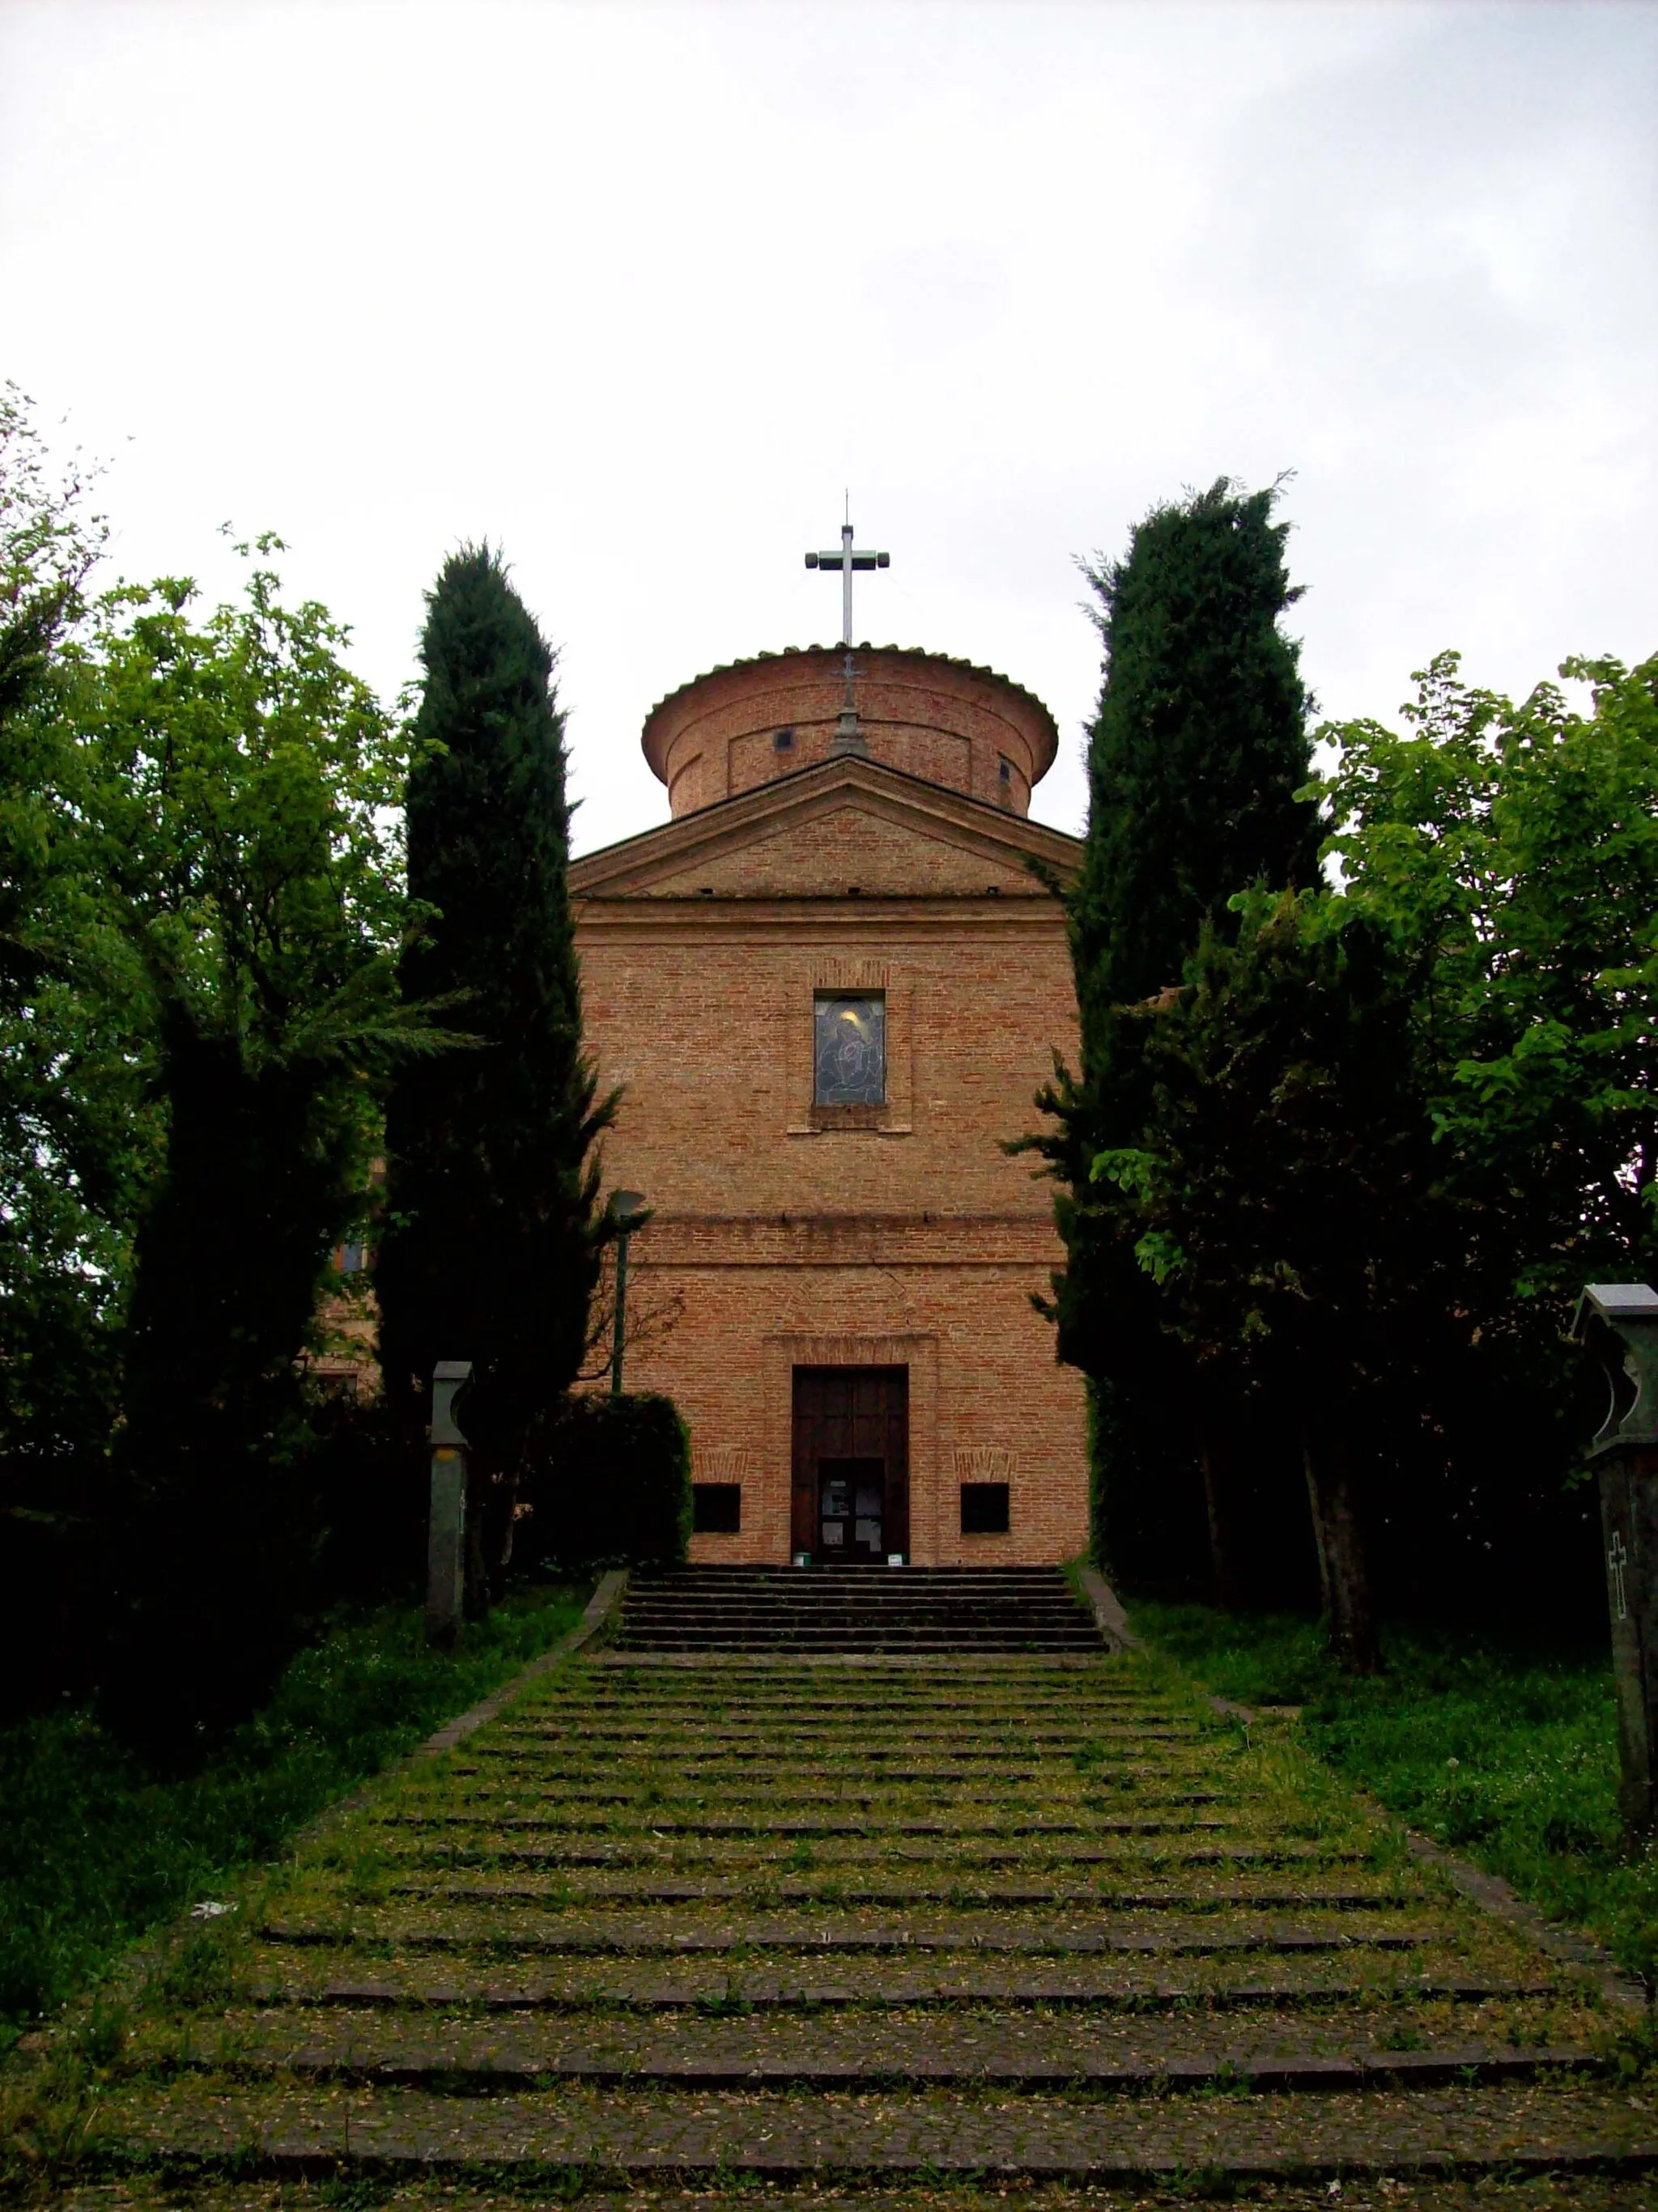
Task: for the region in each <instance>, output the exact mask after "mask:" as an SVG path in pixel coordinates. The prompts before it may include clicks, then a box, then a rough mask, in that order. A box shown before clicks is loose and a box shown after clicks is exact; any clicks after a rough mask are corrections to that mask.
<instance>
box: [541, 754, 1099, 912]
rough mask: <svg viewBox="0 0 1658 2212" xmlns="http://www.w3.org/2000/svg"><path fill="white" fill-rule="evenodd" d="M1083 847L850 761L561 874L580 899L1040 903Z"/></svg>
mask: <svg viewBox="0 0 1658 2212" xmlns="http://www.w3.org/2000/svg"><path fill="white" fill-rule="evenodd" d="M1081 852H1082V846H1081V843H1080V841H1079V840H1077V839H1076V838H1075V837H1068V836H1065V835H1064V832H1063V831H1062V830H1058V829H1049V828H1047V827H1046V826H1045V824H1044V823H1037V822H1029V821H1026V820H1024V819H1023V818H1022V817H1020V816H1018V815H1015V814H1009V813H1006V812H1004V811H1003V810H1002V809H1001V808H1000V807H995V806H986V805H984V804H983V803H982V802H981V801H979V800H978V799H969V798H967V797H966V794H965V793H961V792H957V791H952V790H950V789H948V787H946V786H944V785H941V784H935V783H928V782H924V781H923V780H922V779H921V778H920V777H918V776H912V775H905V774H904V773H903V771H902V770H900V769H892V768H887V767H886V766H884V765H883V764H882V763H880V762H877V761H870V760H863V759H860V758H858V757H856V756H850V755H846V756H842V757H838V758H836V759H832V760H827V761H820V762H819V763H817V764H816V765H815V766H814V767H812V768H808V769H802V770H800V771H799V772H798V773H797V774H795V775H791V776H786V777H782V778H779V779H777V781H774V782H771V783H766V784H762V785H760V786H759V787H758V788H757V789H755V790H753V791H749V792H744V793H741V794H739V795H738V796H737V797H736V798H734V799H725V800H722V802H721V803H720V804H719V805H714V806H707V807H703V808H701V809H700V810H699V811H698V812H696V813H694V814H687V815H683V816H681V817H680V819H679V820H678V821H677V822H667V823H663V824H662V825H661V828H660V829H649V830H646V831H645V833H644V834H643V836H638V837H630V838H627V839H626V840H625V841H624V842H622V843H621V844H618V845H609V846H606V847H605V848H603V849H602V850H601V851H600V852H597V853H589V854H586V855H585V856H584V857H583V858H582V860H577V861H576V862H574V863H573V864H572V866H571V868H570V890H571V892H572V894H573V895H574V896H576V898H578V899H612V898H665V899H675V898H706V897H710V896H712V897H715V898H761V899H788V898H813V897H817V898H844V897H845V896H848V895H849V894H851V893H855V894H856V895H857V896H861V897H864V898H917V897H923V898H924V897H943V898H951V897H954V898H964V897H969V898H970V897H977V896H984V894H985V893H986V892H989V891H994V892H996V893H997V895H998V896H1012V897H1018V896H1030V897H1033V898H1041V897H1043V896H1045V892H1044V890H1043V886H1042V884H1041V882H1040V880H1039V878H1038V876H1037V875H1035V874H1034V873H1033V871H1032V868H1031V865H1030V863H1031V861H1032V860H1035V861H1037V862H1038V864H1039V866H1041V867H1042V868H1044V870H1047V871H1052V872H1054V873H1056V874H1058V876H1059V877H1060V878H1069V877H1070V875H1071V874H1072V872H1074V871H1075V869H1076V865H1077V861H1078V859H1079V858H1080V855H1081Z"/></svg>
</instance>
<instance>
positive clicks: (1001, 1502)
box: [961, 1482, 1008, 1536]
mask: <svg viewBox="0 0 1658 2212" xmlns="http://www.w3.org/2000/svg"><path fill="white" fill-rule="evenodd" d="M961 1533H962V1534H963V1535H964V1536H1005V1535H1006V1534H1007V1533H1008V1486H1007V1484H1006V1483H1005V1482H964V1483H963V1484H962V1486H961Z"/></svg>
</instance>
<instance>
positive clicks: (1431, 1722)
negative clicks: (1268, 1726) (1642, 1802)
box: [1130, 1604, 1658, 1979]
mask: <svg viewBox="0 0 1658 2212" xmlns="http://www.w3.org/2000/svg"><path fill="white" fill-rule="evenodd" d="M1130 1618H1131V1620H1132V1622H1133V1624H1134V1626H1135V1628H1136V1630H1137V1632H1138V1633H1139V1634H1141V1635H1142V1636H1143V1637H1144V1638H1146V1640H1147V1641H1148V1643H1149V1644H1152V1645H1153V1646H1154V1647H1155V1649H1157V1650H1161V1651H1164V1652H1166V1653H1167V1655H1168V1656H1170V1657H1171V1658H1173V1659H1175V1660H1178V1661H1179V1662H1180V1664H1181V1665H1182V1666H1184V1667H1185V1668H1187V1669H1188V1670H1189V1671H1190V1672H1191V1673H1192V1674H1196V1675H1197V1676H1198V1679H1199V1680H1201V1681H1202V1682H1203V1683H1204V1685H1205V1686H1207V1687H1208V1688H1209V1689H1210V1690H1211V1691H1214V1692H1216V1693H1217V1694H1218V1695H1220V1696H1222V1697H1225V1698H1234V1699H1237V1701H1238V1702H1239V1703H1240V1705H1292V1706H1293V1705H1299V1706H1300V1707H1301V1717H1300V1720H1299V1722H1298V1723H1297V1724H1296V1725H1297V1728H1298V1730H1299V1733H1300V1736H1301V1741H1302V1742H1303V1743H1304V1744H1306V1746H1307V1747H1308V1749H1309V1750H1312V1751H1314V1752H1316V1753H1318V1754H1319V1755H1320V1757H1321V1758H1323V1759H1326V1760H1328V1761H1329V1763H1330V1764H1331V1765H1332V1766H1334V1767H1335V1768H1336V1769H1337V1771H1338V1772H1339V1773H1341V1774H1343V1775H1345V1776H1346V1777H1347V1778H1349V1779H1350V1781H1353V1782H1356V1783H1358V1784H1360V1785H1361V1786H1362V1788H1364V1789H1366V1790H1368V1791H1369V1792H1370V1793H1371V1795H1372V1796H1375V1797H1377V1798H1379V1799H1380V1800H1381V1802H1382V1803H1383V1804H1384V1805H1386V1806H1387V1807H1388V1808H1390V1809H1391V1810H1392V1811H1393V1812H1395V1813H1398V1814H1402V1815H1403V1817H1404V1818H1405V1820H1408V1821H1409V1823H1410V1824H1411V1826H1412V1827H1414V1828H1417V1829H1419V1830H1420V1831H1421V1832H1423V1834H1425V1835H1429V1836H1431V1837H1433V1838H1434V1839H1435V1840H1436V1842H1438V1843H1442V1844H1448V1845H1449V1846H1450V1847H1452V1848H1453V1849H1454V1850H1457V1851H1458V1852H1460V1854H1461V1855H1462V1856H1463V1857H1466V1858H1471V1859H1472V1860H1474V1861H1475V1862H1476V1863H1478V1864H1479V1865H1481V1866H1483V1867H1484V1868H1486V1869H1488V1870H1489V1871H1490V1872H1491V1873H1493V1874H1500V1875H1504V1876H1505V1877H1506V1878H1507V1879H1508V1880H1509V1881H1511V1882H1512V1883H1513V1884H1514V1886H1515V1889H1516V1890H1517V1891H1518V1892H1519V1893H1520V1894H1521V1896H1522V1897H1526V1898H1528V1899H1530V1900H1531V1901H1532V1902H1533V1904H1534V1905H1538V1906H1539V1907H1540V1908H1541V1910H1542V1911H1545V1912H1546V1913H1548V1914H1550V1915H1551V1917H1554V1918H1557V1919H1559V1920H1564V1921H1565V1922H1567V1923H1570V1925H1571V1926H1573V1927H1576V1928H1582V1929H1587V1930H1588V1932H1589V1933H1590V1934H1592V1935H1594V1936H1596V1937H1598V1938H1599V1940H1600V1942H1603V1943H1604V1944H1605V1945H1606V1948H1607V1949H1608V1950H1610V1951H1611V1952H1612V1954H1613V1956H1614V1957H1615V1958H1616V1959H1617V1960H1618V1963H1619V1964H1620V1965H1621V1966H1624V1967H1626V1968H1628V1969H1629V1970H1630V1971H1631V1972H1635V1973H1637V1974H1641V1975H1643V1976H1646V1977H1647V1978H1649V1979H1651V1978H1658V1853H1655V1851H1654V1850H1651V1849H1650V1848H1649V1850H1647V1851H1645V1852H1644V1853H1643V1854H1642V1855H1641V1856H1639V1857H1635V1858H1632V1859H1631V1858H1627V1857H1625V1856H1624V1850H1623V1843H1622V1836H1621V1832H1620V1828H1619V1823H1618V1739H1617V1723H1616V1718H1615V1715H1614V1711H1613V1705H1612V1666H1611V1661H1610V1659H1609V1658H1608V1656H1606V1653H1605V1652H1604V1651H1587V1650H1583V1649H1582V1648H1581V1647H1577V1648H1552V1647H1549V1646H1546V1645H1544V1644H1527V1645H1521V1644H1505V1643H1504V1642H1503V1641H1502V1640H1500V1639H1496V1638H1489V1637H1480V1636H1476V1635H1472V1634H1468V1633H1459V1634H1456V1635H1452V1634H1438V1633H1435V1632H1430V1631H1426V1630H1417V1629H1410V1628H1405V1627H1399V1626H1395V1627H1393V1628H1391V1629H1389V1630H1388V1632H1387V1634H1386V1636H1385V1638H1384V1644H1385V1647H1386V1651H1387V1674H1385V1675H1383V1676H1381V1677H1379V1678H1378V1679H1377V1680H1374V1681H1355V1680H1350V1679H1348V1678H1345V1677H1344V1676H1342V1675H1340V1674H1338V1673H1337V1672H1336V1670H1335V1668H1333V1667H1332V1665H1331V1664H1330V1662H1329V1659H1328V1657H1327V1656H1326V1652H1325V1649H1324V1640H1323V1636H1322V1633H1321V1632H1320V1628H1319V1625H1318V1623H1317V1622H1316V1621H1312V1620H1306V1619H1304V1618H1301V1617H1299V1616H1289V1615H1284V1614H1271V1613H1256V1614H1251V1613H1220V1612H1217V1611H1216V1610H1214V1609H1213V1608H1211V1607H1207V1606H1187V1605H1182V1606H1173V1605H1152V1604H1143V1605H1137V1606H1135V1607H1132V1608H1131V1614H1130Z"/></svg>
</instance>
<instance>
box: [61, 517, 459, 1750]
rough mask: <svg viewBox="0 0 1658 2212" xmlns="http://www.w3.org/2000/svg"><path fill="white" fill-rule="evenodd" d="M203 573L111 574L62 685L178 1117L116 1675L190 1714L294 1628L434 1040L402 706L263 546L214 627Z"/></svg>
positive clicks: (146, 1308) (148, 1231)
mask: <svg viewBox="0 0 1658 2212" xmlns="http://www.w3.org/2000/svg"><path fill="white" fill-rule="evenodd" d="M273 543H274V541H271V540H265V541H261V544H260V548H259V550H260V551H261V552H268V551H269V550H271V546H272V544H273ZM244 550H247V549H244ZM194 596H195V594H194V589H193V586H191V585H190V584H189V583H188V582H187V581H182V580H165V581H163V582H162V583H160V584H158V585H156V586H154V587H153V588H151V589H149V590H135V589H130V588H129V589H125V590H123V591H120V592H116V593H113V594H112V595H111V596H110V598H109V599H107V600H106V601H105V602H104V603H103V605H101V609H100V610H99V617H98V620H97V623H96V624H95V626H94V629H93V632H92V634H91V635H90V636H89V638H88V640H87V641H85V642H84V643H83V644H82V645H81V646H79V647H77V648H76V651H75V653H74V654H73V656H72V659H71V661H70V671H69V682H68V694H67V708H66V711H68V712H69V713H70V714H71V715H72V717H73V721H74V727H75V733H76V748H77V757H78V760H79V763H80V766H81V771H82V799H83V805H84V809H85V817H86V826H85V829H84V833H83V834H84V839H85V843H86V847H87V850H88V856H89V858H90V859H91V860H92V861H93V862H94V865H95V867H96V870H97V874H98V878H99V880H100V882H101V885H102V886H103V891H104V896H105V899H106V902H107V913H108V915H109V917H110V921H111V925H112V927H113V931H114V933H115V934H116V936H117V937H118V939H119V942H120V944H121V945H122V946H123V947H124V948H125V952H126V954H127V955H128V957H129V962H130V969H131V982H132V987H133V993H134V1000H135V1004H136V1006H137V1010H138V1012H139V1014H140V1016H141V1018H142V1019H143V1025H144V1042H145V1049H146V1051H147V1053H148V1054H149V1055H150V1065H151V1068H152V1071H153V1073H152V1081H153V1084H154V1087H155V1092H156V1093H157V1095H158V1096H159V1097H160V1099H161V1101H162V1104H163V1106H164V1109H165V1113H166V1120H167V1139H166V1149H165V1155H164V1158H163V1160H162V1163H161V1165H160V1168H159V1171H158V1172H157V1173H156V1175H155V1179H154V1181H153V1182H152V1184H151V1185H150V1187H149V1189H148V1191H147V1192H146V1193H145V1195H144V1199H143V1205H142V1207H141V1209H140V1211H139V1213H138V1218H137V1225H136V1229H135V1231H134V1236H133V1243H132V1280H131V1291H130V1297H129V1307H128V1316H127V1328H126V1333H125V1347H124V1348H125V1388H124V1411H125V1431H124V1433H123V1437H122V1440H121V1462H122V1465H123V1468H124V1470H125V1476H126V1480H127V1485H128V1511H129V1515H130V1528H129V1529H128V1532H127V1536H126V1540H125V1542H124V1545H123V1547H122V1566H123V1575H124V1583H125V1595H126V1600H127V1607H126V1620H125V1636H126V1638H127V1643H128V1651H129V1660H128V1663H126V1664H125V1665H124V1666H123V1668H121V1669H120V1670H119V1680H120V1681H121V1682H122V1683H123V1684H124V1685H125V1686H126V1687H127V1688H128V1689H129V1690H130V1691H131V1692H132V1694H133V1701H134V1705H135V1709H136V1708H138V1707H142V1708H143V1709H144V1710H146V1711H152V1712H155V1713H159V1712H162V1711H166V1712H168V1713H170V1714H174V1715H177V1716H181V1717H183V1718H184V1720H185V1723H186V1724H187V1723H188V1720H189V1718H190V1717H195V1716H197V1715H211V1716H220V1717H222V1716H223V1715H225V1714H227V1713H229V1712H232V1711H236V1710H238V1709H245V1701H246V1700H247V1698H248V1697H250V1696H251V1695H252V1694H253V1693H255V1692H256V1691H257V1689H258V1688H259V1686H260V1685H261V1683H262V1681H263V1680H265V1679H268V1676H269V1673H270V1671H271V1668H273V1667H274V1665H275V1664H276V1663H277V1660H278V1659H279V1657H280V1656H281V1653H282V1651H283V1647H284V1644H285V1641H286V1639H287V1638H290V1636H291V1634H292V1632H293V1620H294V1616H295V1613H296V1609H297V1607H299V1606H300V1605H301V1604H302V1602H303V1600H304V1595H305V1575H306V1569H307V1565H308V1558H309V1554H310V1552H311V1550H312V1548H313V1547H314V1541H315V1539H314V1531H313V1529H312V1527H311V1525H310V1523H311V1520H312V1515H311V1512H310V1510H309V1506H310V1501H309V1500H308V1498H307V1496H306V1494H305V1492H304V1490H303V1488H302V1486H301V1485H300V1484H299V1483H298V1482H297V1481H296V1478H295V1474H294V1470H295V1468H296V1461H297V1460H298V1458H299V1456H300V1454H301V1452H302V1447H303V1444H304V1442H305V1439H306V1420H305V1409H304V1406H303V1401H302V1390H301V1383H300V1379H299V1371H298V1362H299V1358H300V1355H301V1353H302V1351H303V1350H304V1349H305V1346H306V1345H307V1342H308V1338H309V1336H310V1333H311V1330H312V1328H313V1326H314V1314H315V1309H316V1304H317V1299H318V1295H319V1291H320V1285H321V1283H322V1280H323V1277H324V1272H325V1269H326V1264H327V1259H328V1255H329V1251H330V1248H331V1247H332V1244H333V1243H335V1242H336V1241H338V1239H339V1238H340V1237H342V1236H343V1235H344V1232H345V1231H346V1230H347V1228H348V1227H349V1226H350V1225H351V1224H352V1223H353V1222H354V1221H355V1220H357V1218H360V1217H361V1213H362V1210H363V1206H364V1203H365V1199H366V1194H367V1189H368V1182H369V1163H370V1158H371V1156H372V1153H373V1152H374V1150H375V1145H376V1139H377V1131H378V1103H377V1092H378V1090H379V1088H380V1086H381V1085H383V1083H384V1081H385V1079H386V1077H387V1073H388V1071H389V1069H390V1067H391V1066H392V1065H393V1063H394V1062H395V1061H396V1060H398V1059H399V1058H400V1057H402V1056H404V1055H405V1054H408V1053H410V1052H411V1051H416V1050H418V1049H422V1048H429V1047H430V1043H431V1042H433V1040H432V1038H431V1037H430V1035H428V1034H427V1033H425V1032H424V1030H423V1026H422V1022H421V1018H420V1016H419V1013H418V1011H416V1010H411V1009H410V1008H408V1007H406V1006H404V1005H402V1004H401V1003H400V1002H399V993H398V981H397V955H398V951H399V941H400V937H401V933H402V926H403V915H404V908H403V896H402V887H401V884H400V882H399V873H398V869H397V866H396V859H395V854H394V850H393V848H392V846H391V844H390V842H389V837H388V832H387V827H386V822H387V810H388V808H389V807H390V806H391V805H392V804H393V801H394V800H395V799H396V797H397V795H398V793H399V790H400V787H401V781H402V775H403V769H404V758H405V756H404V749H403V742H402V738H401V736H400V734H399V731H398V729H397V727H396V726H395V725H394V724H393V721H392V720H390V718H389V717H388V716H387V715H386V714H384V713H383V712H382V710H381V708H380V707H379V706H378V704H377V703H376V702H375V699H374V697H373V696H372V694H371V693H370V692H369V690H368V688H367V686H366V685H364V684H363V683H362V682H361V681H360V680H359V679H358V678H356V677H354V676H352V675H351V674H350V671H348V670H347V669H346V667H345V665H344V662H343V660H342V659H341V658H340V654H341V652H342V650H343V648H344V644H345V641H346V640H345V633H344V631H343V630H342V629H340V627H339V626H338V624H337V623H334V622H333V621H332V618H331V617H330V616H329V615H328V613H327V611H326V609H324V608H322V607H320V606H319V605H315V604H314V603H307V604H304V605H301V606H299V607H297V608H294V609H290V608H288V607H286V606H284V605H283V602H282V600H281V599H280V598H279V596H278V584H277V577H276V576H275V575H274V574H272V573H271V571H269V570H267V569H263V568H255V569H254V570H253V572H252V574H250V577H249V580H248V586H247V594H246V598H245V599H244V601H243V603H242V604H241V605H239V606H222V607H220V608H218V609H217V610H216V611H214V612H213V613H212V614H210V616H209V617H207V618H206V620H205V621H204V623H201V624H200V625H199V626H197V624H196V623H194V622H193V621H192V601H193V599H194Z"/></svg>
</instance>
